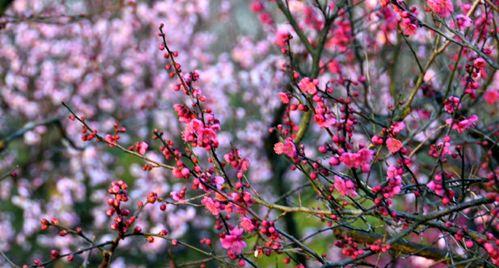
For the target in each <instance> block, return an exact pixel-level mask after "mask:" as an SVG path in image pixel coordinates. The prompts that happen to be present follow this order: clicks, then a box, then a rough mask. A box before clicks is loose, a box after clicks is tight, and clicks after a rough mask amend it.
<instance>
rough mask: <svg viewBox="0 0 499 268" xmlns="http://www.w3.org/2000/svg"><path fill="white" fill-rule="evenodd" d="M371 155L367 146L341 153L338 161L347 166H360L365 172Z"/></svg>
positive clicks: (369, 163)
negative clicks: (352, 151) (353, 151)
mask: <svg viewBox="0 0 499 268" xmlns="http://www.w3.org/2000/svg"><path fill="white" fill-rule="evenodd" d="M372 157H373V152H372V151H371V150H369V149H367V148H363V149H360V150H359V151H358V152H356V153H351V152H345V153H342V154H341V155H340V161H341V162H342V163H343V164H344V165H345V166H347V167H349V168H361V169H362V171H363V172H367V170H369V167H370V165H371V161H372Z"/></svg>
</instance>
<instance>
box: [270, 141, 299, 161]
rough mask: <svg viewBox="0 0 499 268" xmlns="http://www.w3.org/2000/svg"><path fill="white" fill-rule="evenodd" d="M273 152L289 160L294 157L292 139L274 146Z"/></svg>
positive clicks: (294, 149)
mask: <svg viewBox="0 0 499 268" xmlns="http://www.w3.org/2000/svg"><path fill="white" fill-rule="evenodd" d="M274 152H275V153H276V154H278V155H281V154H284V155H287V156H288V157H289V158H293V157H295V155H296V146H295V144H294V142H293V139H291V138H287V139H286V140H285V141H284V142H278V143H276V144H274Z"/></svg>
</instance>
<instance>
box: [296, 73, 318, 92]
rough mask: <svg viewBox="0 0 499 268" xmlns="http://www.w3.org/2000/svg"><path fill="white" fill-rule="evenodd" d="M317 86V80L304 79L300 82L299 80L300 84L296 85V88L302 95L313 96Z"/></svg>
mask: <svg viewBox="0 0 499 268" xmlns="http://www.w3.org/2000/svg"><path fill="white" fill-rule="evenodd" d="M318 84H319V80H317V79H310V78H308V77H305V78H303V79H302V80H300V82H299V83H298V87H299V88H300V90H301V91H302V92H303V93H307V94H310V95H314V94H316V93H317V85H318Z"/></svg>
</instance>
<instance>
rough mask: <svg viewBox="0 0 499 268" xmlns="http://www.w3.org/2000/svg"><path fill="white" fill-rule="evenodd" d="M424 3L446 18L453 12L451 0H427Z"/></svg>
mask: <svg viewBox="0 0 499 268" xmlns="http://www.w3.org/2000/svg"><path fill="white" fill-rule="evenodd" d="M426 3H427V4H428V6H429V7H430V9H431V11H433V12H434V13H436V14H437V15H439V16H440V17H442V18H447V17H449V16H450V15H451V14H452V12H454V5H453V4H452V1H451V0H428V1H426Z"/></svg>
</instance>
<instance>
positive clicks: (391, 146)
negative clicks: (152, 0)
mask: <svg viewBox="0 0 499 268" xmlns="http://www.w3.org/2000/svg"><path fill="white" fill-rule="evenodd" d="M402 146H403V145H402V142H401V141H399V140H397V139H395V138H391V137H390V138H388V139H386V147H387V148H388V151H390V153H392V154H394V153H396V152H398V151H399V150H400V149H402Z"/></svg>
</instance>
